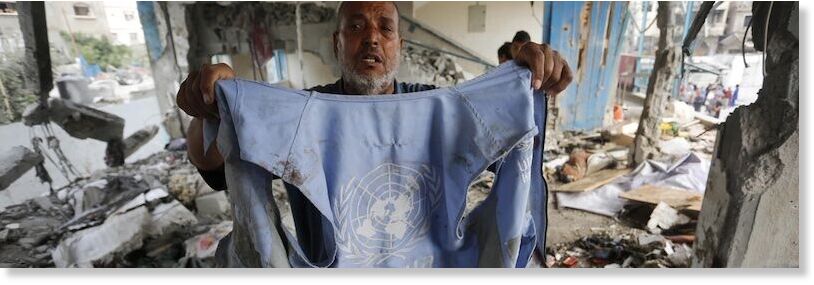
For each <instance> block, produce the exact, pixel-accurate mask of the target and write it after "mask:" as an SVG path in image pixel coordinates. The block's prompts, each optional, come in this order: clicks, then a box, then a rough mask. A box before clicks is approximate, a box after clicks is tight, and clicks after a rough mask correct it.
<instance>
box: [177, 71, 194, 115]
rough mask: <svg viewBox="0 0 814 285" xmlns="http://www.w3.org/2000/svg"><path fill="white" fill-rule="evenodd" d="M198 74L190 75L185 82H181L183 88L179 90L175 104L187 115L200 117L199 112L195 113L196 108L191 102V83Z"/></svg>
mask: <svg viewBox="0 0 814 285" xmlns="http://www.w3.org/2000/svg"><path fill="white" fill-rule="evenodd" d="M196 75H197V74H196V73H195V72H192V73H190V74H189V75H188V76H187V79H185V80H184V81H183V82H181V86H180V87H179V88H178V94H177V95H176V96H175V104H176V105H178V107H179V108H181V110H183V111H184V112H185V113H187V115H190V116H193V117H197V116H198V115H199V113H198V112H196V111H195V107H194V106H193V104H192V102H190V95H192V94H189V92H190V88H189V85H190V82H191V81H192V80H193V78H194V77H195V76H196Z"/></svg>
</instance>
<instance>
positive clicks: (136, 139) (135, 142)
mask: <svg viewBox="0 0 814 285" xmlns="http://www.w3.org/2000/svg"><path fill="white" fill-rule="evenodd" d="M157 133H158V126H156V125H149V126H147V127H144V128H143V129H141V130H138V131H136V132H135V133H133V134H131V135H130V136H128V137H127V138H125V139H124V157H125V158H127V157H128V156H130V155H132V154H133V153H134V152H136V151H137V150H138V149H139V148H141V147H142V146H144V145H145V144H147V142H149V141H150V140H151V139H152V138H153V137H155V135H156V134H157Z"/></svg>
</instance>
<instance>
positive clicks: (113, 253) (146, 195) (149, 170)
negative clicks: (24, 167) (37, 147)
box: [0, 151, 231, 267]
mask: <svg viewBox="0 0 814 285" xmlns="http://www.w3.org/2000/svg"><path fill="white" fill-rule="evenodd" d="M184 175H186V176H192V177H186V179H182V177H183V176H184ZM172 177H174V178H175V179H171V178H172ZM199 179H200V175H198V173H197V171H195V168H194V167H193V166H192V165H191V164H190V163H189V162H188V160H187V158H186V153H185V152H174V151H165V152H160V153H156V154H154V155H152V156H150V157H148V158H146V159H143V160H140V161H137V162H135V163H132V164H125V165H123V166H119V167H111V168H107V169H103V170H100V171H96V172H94V173H93V174H91V176H90V177H84V178H80V179H78V180H76V181H74V182H73V183H71V184H69V185H68V186H65V187H63V188H60V189H57V191H55V192H54V193H52V194H50V195H48V196H42V197H37V198H34V199H30V200H28V201H26V202H25V203H22V204H18V205H12V206H9V207H8V208H6V209H5V210H4V211H0V265H3V266H4V267H54V266H56V267H91V266H93V267H99V266H102V267H175V266H206V265H208V266H211V265H214V264H205V263H200V262H198V263H195V264H193V263H190V262H188V261H189V260H188V259H184V258H185V256H186V249H185V244H184V241H186V240H188V239H190V238H191V237H194V236H198V235H200V234H202V233H207V232H211V231H212V229H213V228H218V227H220V228H218V229H220V231H217V235H216V236H217V237H218V239H220V238H222V237H223V236H225V234H226V233H228V231H229V230H230V229H231V228H228V229H227V230H226V232H225V233H223V226H222V225H219V224H221V222H223V221H228V220H230V219H231V216H230V213H229V212H228V211H226V212H225V213H222V214H220V215H215V216H209V215H205V214H202V213H196V211H197V210H196V209H197V207H193V206H194V204H195V203H196V202H197V201H206V199H198V198H201V197H198V196H197V195H195V193H194V192H190V191H186V190H185V191H178V192H176V193H179V194H182V196H181V197H183V198H184V199H189V202H190V205H189V206H185V205H183V203H182V202H181V199H179V197H178V196H175V195H174V194H173V193H171V191H168V190H167V189H169V188H170V184H172V187H174V188H176V189H198V190H200V189H201V188H202V185H201V183H202V181H199ZM171 181H172V182H173V183H170V182H171ZM184 183H187V184H184ZM210 190H211V189H210ZM197 193H209V192H206V191H198V192H197ZM217 193H220V194H217ZM217 193H215V194H212V195H209V196H211V197H209V196H207V198H212V197H218V198H216V199H215V200H217V203H216V205H217V207H223V205H226V206H227V208H228V205H229V202H228V197H226V196H225V195H223V194H224V192H217ZM224 199H225V200H224ZM224 203H225V204H224ZM201 204H206V202H203V203H201ZM198 216H206V219H199V218H198Z"/></svg>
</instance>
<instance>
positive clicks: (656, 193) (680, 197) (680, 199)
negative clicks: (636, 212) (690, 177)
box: [619, 185, 704, 211]
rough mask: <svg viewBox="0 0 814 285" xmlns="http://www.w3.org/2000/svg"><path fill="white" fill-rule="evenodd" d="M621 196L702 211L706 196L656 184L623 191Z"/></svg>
mask: <svg viewBox="0 0 814 285" xmlns="http://www.w3.org/2000/svg"><path fill="white" fill-rule="evenodd" d="M619 197H620V198H625V199H628V200H633V201H639V202H644V203H649V204H658V203H659V202H664V203H666V204H667V205H670V207H673V208H675V209H689V210H693V211H701V200H702V199H703V198H704V197H703V196H702V195H701V193H697V192H694V191H691V190H683V189H676V188H670V187H664V186H654V185H644V186H642V187H639V188H636V189H633V190H630V191H628V192H622V193H621V194H619Z"/></svg>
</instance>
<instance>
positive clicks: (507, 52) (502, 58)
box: [497, 42, 513, 64]
mask: <svg viewBox="0 0 814 285" xmlns="http://www.w3.org/2000/svg"><path fill="white" fill-rule="evenodd" d="M512 58H513V57H512V43H511V42H504V43H503V45H502V46H500V48H498V49H497V62H498V64H502V63H504V62H506V61H509V60H512Z"/></svg>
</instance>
